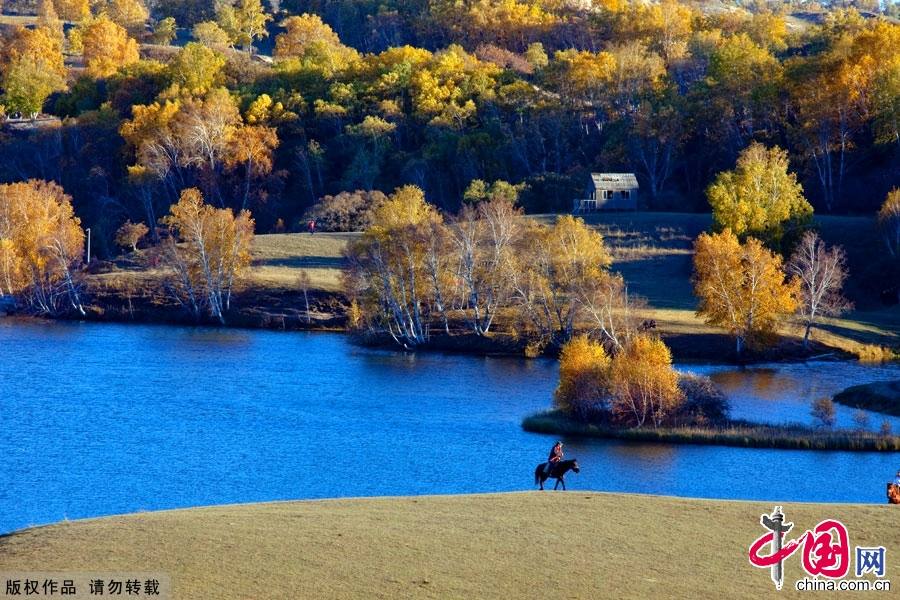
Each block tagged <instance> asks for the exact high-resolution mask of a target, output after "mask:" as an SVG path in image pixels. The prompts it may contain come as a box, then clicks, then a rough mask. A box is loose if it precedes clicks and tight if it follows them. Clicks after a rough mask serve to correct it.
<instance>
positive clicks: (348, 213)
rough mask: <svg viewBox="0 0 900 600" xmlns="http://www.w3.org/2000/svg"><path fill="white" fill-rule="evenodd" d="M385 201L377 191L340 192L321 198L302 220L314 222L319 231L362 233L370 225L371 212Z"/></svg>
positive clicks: (384, 197)
mask: <svg viewBox="0 0 900 600" xmlns="http://www.w3.org/2000/svg"><path fill="white" fill-rule="evenodd" d="M385 199H386V196H385V195H384V194H383V193H381V192H379V191H377V190H375V191H368V192H366V191H363V190H356V191H355V192H341V193H340V194H337V195H335V196H325V197H323V198H321V199H320V200H319V202H318V203H316V204H315V205H314V206H313V207H312V208H310V209H309V210H307V211H306V214H304V216H303V218H304V220H307V221H308V220H314V221H315V222H316V229H318V230H320V231H364V230H365V229H367V228H368V227H369V225H370V224H371V223H372V210H373V209H374V208H375V207H376V206H378V205H379V204H381V203H382V202H383V201H384V200H385Z"/></svg>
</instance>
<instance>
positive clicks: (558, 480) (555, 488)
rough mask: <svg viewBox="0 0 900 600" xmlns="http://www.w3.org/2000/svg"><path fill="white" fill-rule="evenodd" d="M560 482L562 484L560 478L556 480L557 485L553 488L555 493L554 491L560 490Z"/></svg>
mask: <svg viewBox="0 0 900 600" xmlns="http://www.w3.org/2000/svg"><path fill="white" fill-rule="evenodd" d="M559 482H560V478H559V477H557V478H556V485H554V486H553V491H554V492H555V491H556V490H557V488H559Z"/></svg>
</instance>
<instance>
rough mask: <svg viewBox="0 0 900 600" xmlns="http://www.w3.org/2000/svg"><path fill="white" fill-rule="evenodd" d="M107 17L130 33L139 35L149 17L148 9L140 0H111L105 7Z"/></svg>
mask: <svg viewBox="0 0 900 600" xmlns="http://www.w3.org/2000/svg"><path fill="white" fill-rule="evenodd" d="M107 14H108V15H109V18H110V19H112V20H113V22H114V23H116V24H118V25H121V26H122V27H124V28H125V29H127V30H128V32H129V33H130V34H131V35H135V36H139V35H141V34H142V33H143V32H144V25H145V24H146V23H147V19H148V18H150V11H148V10H147V7H146V6H145V5H144V3H143V2H142V0H111V1H110V3H109V8H108V9H107Z"/></svg>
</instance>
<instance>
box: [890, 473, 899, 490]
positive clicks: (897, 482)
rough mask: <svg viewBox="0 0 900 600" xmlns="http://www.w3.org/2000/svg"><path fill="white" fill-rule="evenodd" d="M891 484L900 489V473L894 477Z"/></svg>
mask: <svg viewBox="0 0 900 600" xmlns="http://www.w3.org/2000/svg"><path fill="white" fill-rule="evenodd" d="M891 483H893V484H894V485H896V486H898V487H900V471H897V476H896V477H894V481H892V482H891Z"/></svg>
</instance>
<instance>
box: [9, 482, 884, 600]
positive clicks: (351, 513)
mask: <svg viewBox="0 0 900 600" xmlns="http://www.w3.org/2000/svg"><path fill="white" fill-rule="evenodd" d="M574 481H575V480H573V482H570V483H574ZM576 485H577V484H576ZM772 509H773V507H772V505H770V504H763V503H758V502H730V501H713V500H691V499H681V498H668V497H658V496H639V495H625V494H599V493H592V492H567V493H562V492H559V493H554V492H527V493H514V494H486V495H469V496H430V497H428V496H425V497H405V498H372V499H349V500H326V501H305V502H283V503H271V504H256V505H236V506H218V507H209V508H196V509H189V510H176V511H165V512H152V513H141V514H134V515H127V516H119V517H110V518H101V519H92V520H85V521H73V522H64V523H59V524H56V525H51V526H48V527H40V528H36V529H29V530H24V531H20V532H17V533H14V534H12V535H7V536H3V537H0V571H11V570H19V569H40V570H42V571H63V570H81V571H84V570H91V569H98V570H102V571H105V572H112V571H134V570H140V571H144V572H146V571H161V572H164V573H166V574H168V576H169V577H170V578H171V581H172V585H173V586H174V589H175V591H176V593H175V596H174V597H175V598H178V599H185V600H187V599H194V598H197V599H200V598H203V599H206V598H217V599H219V600H229V599H244V598H257V599H264V598H600V597H603V598H642V599H645V598H755V597H762V596H763V595H764V594H765V595H768V594H773V593H774V587H773V585H772V583H771V581H770V579H769V572H768V570H763V569H756V568H754V567H752V566H751V565H750V564H749V562H748V559H747V550H748V547H749V546H750V544H751V543H752V542H753V541H754V540H755V539H756V538H757V537H758V536H759V535H762V534H763V533H764V532H765V531H764V530H763V529H762V527H761V526H760V524H759V518H760V515H761V514H762V513H763V512H766V513H768V512H771V511H772ZM784 510H785V513H786V516H787V517H788V520H789V521H793V522H794V523H795V531H794V533H796V534H797V535H798V536H799V535H800V534H801V533H802V532H803V531H804V530H806V529H807V528H812V527H814V526H815V525H816V523H818V522H819V521H821V520H823V519H825V518H836V519H839V520H841V521H843V523H844V524H845V525H846V526H847V527H848V529H849V533H850V540H851V543H852V544H854V545H855V544H859V545H863V546H879V545H884V546H885V547H886V548H887V557H888V572H887V577H889V578H894V579H896V577H897V576H896V572H897V568H898V566H900V564H898V562H897V560H896V558H892V557H896V556H897V553H898V551H900V529H898V528H897V527H896V523H897V510H896V508H895V507H891V506H887V505H885V506H872V505H837V504H792V505H787V506H785V507H784ZM851 552H852V548H851ZM801 573H802V570H801V567H800V558H799V556H794V557H792V558H790V559H789V560H788V562H787V563H786V565H785V574H786V577H785V589H784V590H783V591H782V592H781V594H780V595H779V597H784V598H793V597H800V596H801V594H800V593H798V592H796V591H794V590H793V589H792V586H793V582H794V581H795V580H796V579H798V578H800V577H801ZM823 597H830V596H828V595H827V594H823Z"/></svg>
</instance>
